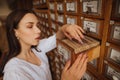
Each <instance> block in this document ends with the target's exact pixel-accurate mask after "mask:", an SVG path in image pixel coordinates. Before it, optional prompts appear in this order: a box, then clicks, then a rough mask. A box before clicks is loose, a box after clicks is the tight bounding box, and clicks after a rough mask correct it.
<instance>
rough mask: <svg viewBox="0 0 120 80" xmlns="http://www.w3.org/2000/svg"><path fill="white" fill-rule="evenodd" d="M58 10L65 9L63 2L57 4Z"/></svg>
mask: <svg viewBox="0 0 120 80" xmlns="http://www.w3.org/2000/svg"><path fill="white" fill-rule="evenodd" d="M57 10H58V11H63V4H62V3H58V4H57Z"/></svg>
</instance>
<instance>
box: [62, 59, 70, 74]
mask: <svg viewBox="0 0 120 80" xmlns="http://www.w3.org/2000/svg"><path fill="white" fill-rule="evenodd" d="M70 64H71V61H70V60H69V61H68V62H67V63H66V65H65V67H64V69H63V72H65V71H67V70H68V69H69V67H70Z"/></svg>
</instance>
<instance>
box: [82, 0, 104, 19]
mask: <svg viewBox="0 0 120 80" xmlns="http://www.w3.org/2000/svg"><path fill="white" fill-rule="evenodd" d="M103 5H104V0H82V7H81V12H82V15H84V16H89V17H96V18H103V8H104V7H103Z"/></svg>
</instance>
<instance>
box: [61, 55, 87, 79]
mask: <svg viewBox="0 0 120 80" xmlns="http://www.w3.org/2000/svg"><path fill="white" fill-rule="evenodd" d="M87 59H88V58H87V56H86V53H81V54H80V55H79V56H78V57H77V59H76V61H75V62H74V63H73V64H72V66H71V67H70V61H68V62H67V64H66V65H65V67H64V69H63V72H62V76H61V80H80V79H81V78H82V76H83V75H84V73H85V71H86V67H87Z"/></svg>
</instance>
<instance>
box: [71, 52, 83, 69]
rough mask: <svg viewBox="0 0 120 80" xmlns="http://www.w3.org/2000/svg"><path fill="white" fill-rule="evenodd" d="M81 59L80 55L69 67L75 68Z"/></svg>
mask: <svg viewBox="0 0 120 80" xmlns="http://www.w3.org/2000/svg"><path fill="white" fill-rule="evenodd" d="M81 58H82V53H81V54H80V55H79V56H78V57H77V59H76V60H75V62H74V63H73V65H72V66H71V68H77V66H78V64H79V62H80V60H81Z"/></svg>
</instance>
